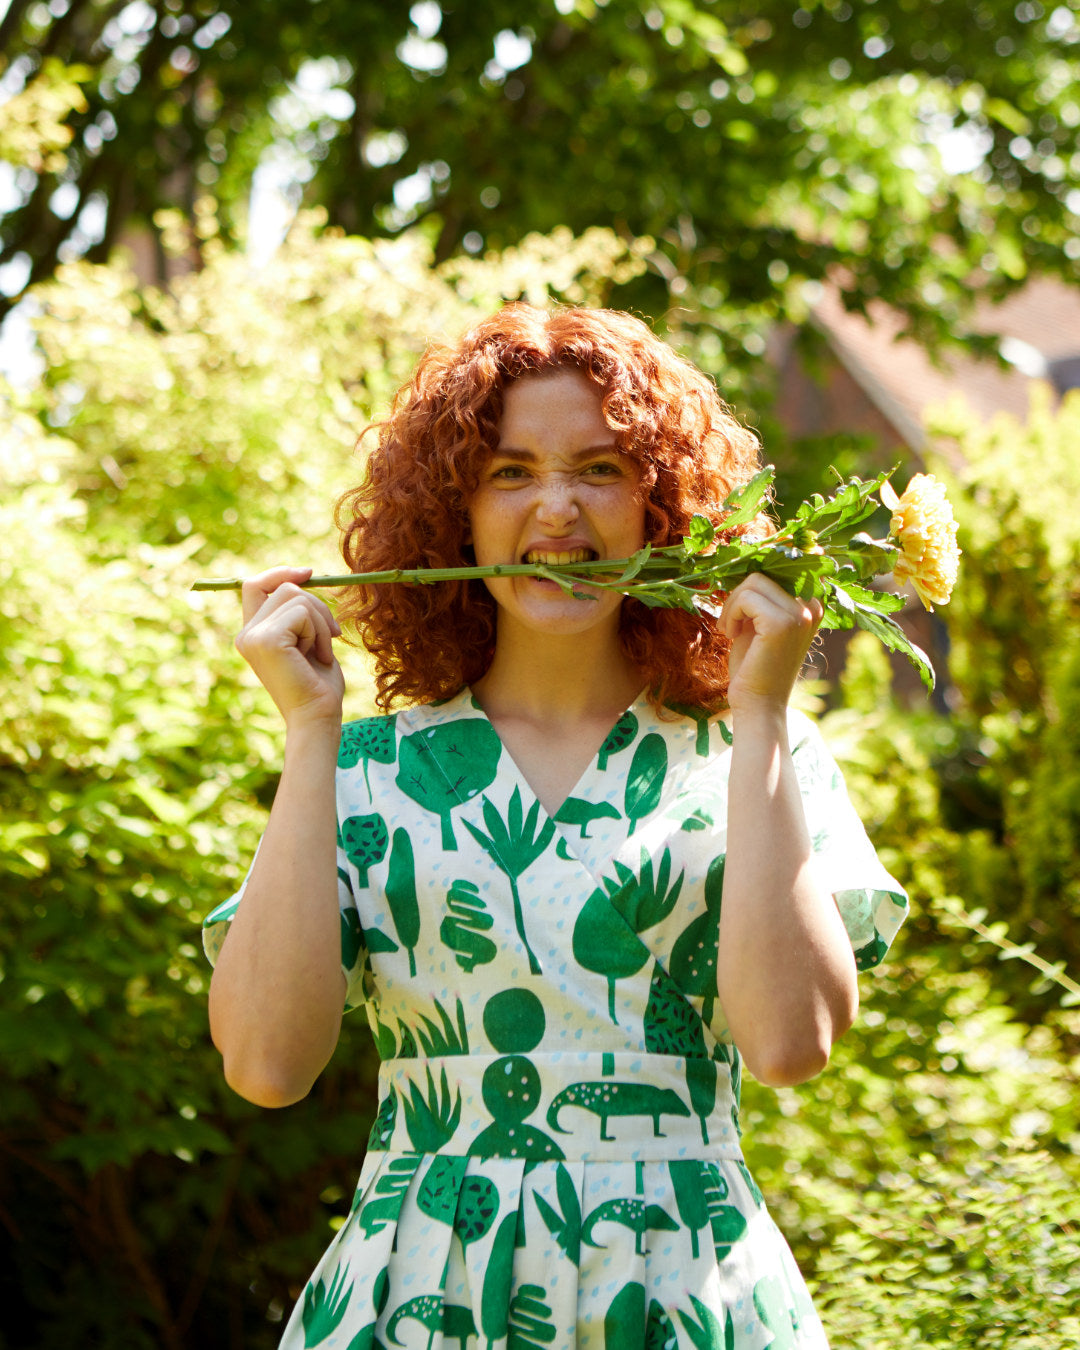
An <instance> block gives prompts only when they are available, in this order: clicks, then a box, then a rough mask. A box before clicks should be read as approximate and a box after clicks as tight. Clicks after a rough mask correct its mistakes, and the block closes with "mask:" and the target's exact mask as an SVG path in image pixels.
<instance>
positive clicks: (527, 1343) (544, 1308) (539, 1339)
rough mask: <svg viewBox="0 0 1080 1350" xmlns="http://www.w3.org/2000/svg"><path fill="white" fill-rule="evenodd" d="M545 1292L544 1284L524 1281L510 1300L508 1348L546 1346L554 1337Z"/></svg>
mask: <svg viewBox="0 0 1080 1350" xmlns="http://www.w3.org/2000/svg"><path fill="white" fill-rule="evenodd" d="M546 1292H547V1291H546V1290H545V1289H544V1287H543V1285H540V1284H523V1285H522V1286H521V1287H520V1288H519V1289H518V1291H517V1293H516V1294H515V1295H514V1297H513V1298H512V1299H511V1300H510V1326H509V1332H508V1335H507V1338H506V1350H543V1347H544V1346H545V1345H550V1344H551V1342H552V1341H553V1340H554V1339H555V1324H554V1322H552V1320H551V1309H550V1308H549V1307H548V1305H547V1304H546V1303H545V1302H544V1294H545V1293H546Z"/></svg>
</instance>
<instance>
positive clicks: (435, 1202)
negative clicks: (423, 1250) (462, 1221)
mask: <svg viewBox="0 0 1080 1350" xmlns="http://www.w3.org/2000/svg"><path fill="white" fill-rule="evenodd" d="M467 1166H468V1159H467V1158H463V1157H462V1156H461V1155H460V1154H459V1153H436V1154H435V1156H434V1157H433V1158H432V1160H431V1164H430V1166H429V1167H428V1169H427V1171H426V1172H425V1173H424V1179H423V1181H422V1182H421V1183H420V1185H419V1186H418V1187H417V1188H416V1206H417V1208H418V1209H420V1210H422V1211H423V1213H424V1214H426V1215H427V1216H428V1218H429V1219H434V1220H435V1221H436V1223H446V1224H450V1225H453V1222H454V1215H455V1214H456V1213H457V1203H458V1195H459V1193H460V1191H461V1182H462V1178H463V1177H464V1175H465V1168H466V1167H467Z"/></svg>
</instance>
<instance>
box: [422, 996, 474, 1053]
mask: <svg viewBox="0 0 1080 1350" xmlns="http://www.w3.org/2000/svg"><path fill="white" fill-rule="evenodd" d="M432 1002H433V1003H434V1004H435V1008H436V1011H437V1012H438V1014H439V1022H438V1023H436V1022H433V1021H432V1020H431V1018H430V1017H427V1016H426V1015H425V1014H423V1013H421V1014H420V1021H421V1022H422V1023H423V1027H422V1028H421V1027H417V1029H416V1035H417V1037H418V1038H419V1040H420V1045H421V1047H422V1049H423V1051H424V1057H425V1058H426V1059H438V1058H439V1057H440V1056H441V1055H467V1054H468V1053H469V1030H468V1027H467V1026H466V1024H465V1007H464V1004H463V1003H462V1002H461V999H458V1001H457V1021H456V1023H455V1022H454V1021H453V1020H451V1017H450V1014H449V1013H448V1012H447V1011H446V1009H445V1008H444V1007H443V1005H442V1004H441V1003H440V1002H439V1000H438V999H437V998H436V999H433V1000H432ZM440 1024H441V1025H440Z"/></svg>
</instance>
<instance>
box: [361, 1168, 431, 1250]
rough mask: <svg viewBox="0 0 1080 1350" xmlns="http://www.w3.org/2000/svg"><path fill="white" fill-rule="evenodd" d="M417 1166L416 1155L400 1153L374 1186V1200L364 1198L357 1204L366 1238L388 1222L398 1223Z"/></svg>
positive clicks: (381, 1228)
mask: <svg viewBox="0 0 1080 1350" xmlns="http://www.w3.org/2000/svg"><path fill="white" fill-rule="evenodd" d="M419 1166H420V1155H419V1154H418V1153H403V1154H402V1155H401V1156H400V1157H397V1158H391V1159H390V1162H389V1166H388V1168H387V1170H386V1171H385V1172H384V1173H383V1174H382V1176H381V1177H380V1178H379V1179H378V1181H377V1182H376V1183H375V1195H376V1196H377V1197H378V1198H377V1199H372V1200H369V1199H368V1198H367V1197H366V1196H365V1197H363V1198H362V1199H361V1202H360V1227H361V1228H362V1229H363V1230H364V1232H365V1233H366V1234H367V1236H368V1237H370V1236H371V1235H372V1234H373V1233H381V1232H382V1230H383V1229H384V1228H385V1227H386V1225H387V1224H388V1223H397V1221H398V1219H399V1218H400V1217H401V1206H402V1204H403V1203H404V1201H405V1192H406V1191H407V1190H408V1189H409V1183H410V1182H411V1181H412V1179H413V1177H414V1176H415V1175H416V1169H417V1168H418V1167H419Z"/></svg>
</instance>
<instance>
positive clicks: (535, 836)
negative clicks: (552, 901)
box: [465, 787, 555, 975]
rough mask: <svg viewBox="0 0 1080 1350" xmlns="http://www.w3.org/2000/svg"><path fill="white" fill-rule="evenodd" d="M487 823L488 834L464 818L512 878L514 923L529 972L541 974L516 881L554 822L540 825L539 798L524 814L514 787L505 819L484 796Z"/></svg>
mask: <svg viewBox="0 0 1080 1350" xmlns="http://www.w3.org/2000/svg"><path fill="white" fill-rule="evenodd" d="M484 824H485V825H486V826H487V833H486V834H485V833H484V831H483V830H479V829H477V827H476V826H475V825H474V824H473V823H472V821H471V820H467V821H465V828H466V829H467V830H468V831H469V833H470V834H471V835H472V837H473V838H474V839H475V840H476V842H477V843H478V844H479V845H480V847H481V848H482V849H483V850H484V852H485V853H486V854H487V855H488V857H489V858H491V860H492V862H493V863H494V864H495V866H496V867H497V868H498V869H499V871H500V872H503V873H505V875H506V877H507V879H508V880H509V882H510V894H511V896H512V898H513V901H514V924H515V926H516V927H517V933H518V937H519V938H520V939H521V944H522V946H523V947H524V948H525V952H526V955H527V956H528V958H529V973H530V974H532V975H539V974H540V962H539V961H538V960H537V959H536V957H535V955H534V954H533V950H532V948H531V947H530V946H529V939H528V938H527V937H526V936H525V919H524V916H523V915H522V912H521V895H520V894H519V892H518V884H517V883H518V877H520V876H521V874H522V872H524V871H525V870H526V868H528V867H531V866H532V864H533V863H534V862H535V861H536V860H537V858H539V857H540V855H541V853H543V851H544V850H545V849H546V848H547V846H548V844H550V843H551V840H552V839H553V837H554V835H555V822H554V821H552V820H546V819H545V820H544V822H543V824H542V825H540V803H539V802H538V801H537V802H533V804H532V806H531V807H530V808H529V814H528V815H527V816H525V817H524V818H522V806H521V792H520V790H519V789H518V788H517V787H515V788H514V792H513V795H512V796H511V798H510V802H509V805H508V806H507V810H506V820H505V822H504V821H503V818H502V816H500V815H499V812H498V810H497V809H496V807H495V806H494V804H493V803H492V802H491V800H490V799H489V798H488V797H485V798H484ZM538 825H539V829H538V828H537V826H538Z"/></svg>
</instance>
